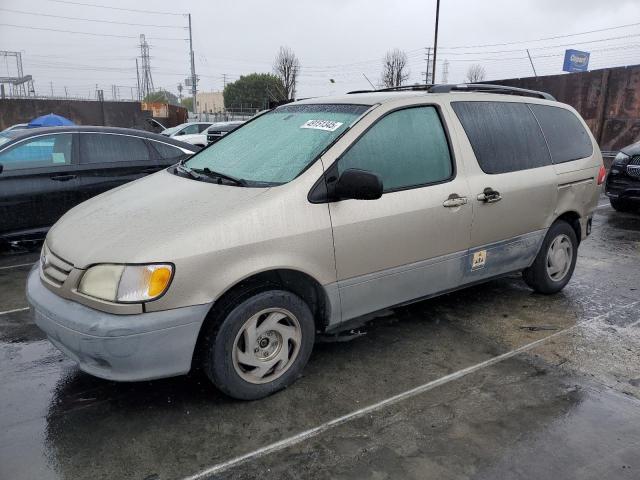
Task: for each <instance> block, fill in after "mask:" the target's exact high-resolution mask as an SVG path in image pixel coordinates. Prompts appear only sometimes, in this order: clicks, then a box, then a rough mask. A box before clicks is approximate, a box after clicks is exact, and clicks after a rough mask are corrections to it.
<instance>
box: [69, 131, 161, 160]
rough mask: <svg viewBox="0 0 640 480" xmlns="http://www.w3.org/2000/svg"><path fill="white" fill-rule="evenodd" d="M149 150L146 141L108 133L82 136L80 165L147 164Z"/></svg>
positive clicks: (83, 134)
mask: <svg viewBox="0 0 640 480" xmlns="http://www.w3.org/2000/svg"><path fill="white" fill-rule="evenodd" d="M148 160H149V149H148V148H147V145H146V144H145V142H144V140H143V139H141V138H138V137H129V136H127V135H116V134H107V133H81V134H80V163H82V164H87V163H115V162H146V161H148Z"/></svg>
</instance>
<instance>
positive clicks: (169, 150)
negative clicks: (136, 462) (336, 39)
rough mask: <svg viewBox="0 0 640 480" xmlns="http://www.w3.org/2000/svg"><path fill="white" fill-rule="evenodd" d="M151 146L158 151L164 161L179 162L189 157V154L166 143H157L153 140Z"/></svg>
mask: <svg viewBox="0 0 640 480" xmlns="http://www.w3.org/2000/svg"><path fill="white" fill-rule="evenodd" d="M151 145H153V148H155V149H156V151H157V152H158V154H159V155H160V157H161V158H162V160H169V161H175V162H178V161H179V160H182V159H183V158H184V157H188V156H189V154H187V153H184V152H183V151H182V150H180V149H179V148H177V147H172V146H171V145H167V144H166V143H162V142H156V141H154V140H151Z"/></svg>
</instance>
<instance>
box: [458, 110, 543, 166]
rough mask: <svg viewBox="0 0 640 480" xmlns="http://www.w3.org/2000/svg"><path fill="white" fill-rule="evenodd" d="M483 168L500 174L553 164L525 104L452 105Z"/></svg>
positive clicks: (540, 132) (540, 133) (538, 128)
mask: <svg viewBox="0 0 640 480" xmlns="http://www.w3.org/2000/svg"><path fill="white" fill-rule="evenodd" d="M451 105H452V107H453V110H454V111H455V112H456V115H457V116H458V118H459V119H460V123H462V127H463V128H464V131H465V132H466V134H467V137H468V138H469V142H471V147H472V148H473V152H474V153H475V156H476V159H477V160H478V163H479V164H480V168H482V170H483V171H484V172H485V173H490V174H498V173H507V172H515V171H519V170H528V169H530V168H538V167H543V166H545V165H550V164H551V158H550V156H549V149H548V148H547V144H546V142H545V139H544V137H543V136H542V131H541V130H540V126H539V125H538V122H537V121H536V119H535V117H534V116H533V113H531V110H529V107H528V105H527V104H525V103H515V102H514V103H510V102H452V103H451Z"/></svg>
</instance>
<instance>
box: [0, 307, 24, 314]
mask: <svg viewBox="0 0 640 480" xmlns="http://www.w3.org/2000/svg"><path fill="white" fill-rule="evenodd" d="M27 310H29V307H22V308H14V309H13V310H5V311H4V312H0V315H7V314H9V313H16V312H26V311H27Z"/></svg>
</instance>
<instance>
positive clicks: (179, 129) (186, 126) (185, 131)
mask: <svg viewBox="0 0 640 480" xmlns="http://www.w3.org/2000/svg"><path fill="white" fill-rule="evenodd" d="M212 124H213V122H187V123H181V124H180V125H176V126H175V127H171V128H166V129H164V130H163V131H162V132H160V134H161V135H165V136H167V137H180V140H182V137H183V136H185V135H196V134H199V133H202V132H204V131H205V130H206V129H207V128H209V127H210V126H211V125H212Z"/></svg>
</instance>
